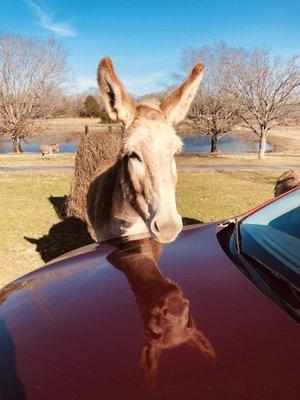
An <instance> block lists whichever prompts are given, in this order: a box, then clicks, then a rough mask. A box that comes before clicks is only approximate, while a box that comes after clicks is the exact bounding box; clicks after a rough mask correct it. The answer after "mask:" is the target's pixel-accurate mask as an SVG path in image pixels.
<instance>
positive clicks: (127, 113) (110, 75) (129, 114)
mask: <svg viewBox="0 0 300 400" xmlns="http://www.w3.org/2000/svg"><path fill="white" fill-rule="evenodd" d="M97 79H98V84H99V87H100V90H101V93H102V97H103V103H104V106H105V109H106V111H107V113H108V115H109V117H110V119H111V120H113V121H121V122H122V123H123V124H124V125H125V127H128V126H129V125H130V124H131V122H132V121H133V119H134V115H135V110H136V104H135V102H134V101H133V99H132V98H131V97H130V96H129V95H128V94H127V93H126V91H125V89H124V88H123V85H122V83H121V81H120V80H119V78H118V77H117V75H116V73H115V70H114V67H113V64H112V61H111V59H110V58H107V57H106V58H103V60H101V61H100V63H99V66H98V71H97Z"/></svg>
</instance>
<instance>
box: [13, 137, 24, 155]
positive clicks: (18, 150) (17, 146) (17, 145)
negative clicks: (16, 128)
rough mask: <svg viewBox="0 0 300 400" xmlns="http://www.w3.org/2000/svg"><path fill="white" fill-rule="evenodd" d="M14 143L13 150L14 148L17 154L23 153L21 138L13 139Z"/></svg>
mask: <svg viewBox="0 0 300 400" xmlns="http://www.w3.org/2000/svg"><path fill="white" fill-rule="evenodd" d="M12 143H13V148H14V152H15V153H23V150H22V147H21V140H20V138H18V137H17V138H13V140H12Z"/></svg>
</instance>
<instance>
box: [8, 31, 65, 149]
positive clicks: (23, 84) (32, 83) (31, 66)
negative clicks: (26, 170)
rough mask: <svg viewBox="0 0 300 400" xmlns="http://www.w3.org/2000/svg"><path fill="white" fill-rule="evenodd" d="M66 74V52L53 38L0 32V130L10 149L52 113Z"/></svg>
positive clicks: (62, 90)
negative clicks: (5, 136)
mask: <svg viewBox="0 0 300 400" xmlns="http://www.w3.org/2000/svg"><path fill="white" fill-rule="evenodd" d="M67 73H68V67H67V53H66V51H65V49H64V48H63V46H62V45H61V44H59V43H58V42H56V40H55V39H53V38H50V39H40V38H26V37H23V36H20V35H15V34H5V33H0V133H1V134H4V135H7V136H9V137H10V138H11V140H12V143H13V148H14V151H16V152H20V151H22V149H21V140H22V139H23V138H25V137H27V136H30V135H31V134H32V133H34V131H36V129H37V128H38V126H39V122H40V121H41V120H42V119H45V118H48V117H50V116H51V115H53V112H54V110H55V109H56V106H57V101H58V99H59V98H60V96H59V95H60V94H62V93H63V92H64V91H65V89H66V84H67V83H68V81H67Z"/></svg>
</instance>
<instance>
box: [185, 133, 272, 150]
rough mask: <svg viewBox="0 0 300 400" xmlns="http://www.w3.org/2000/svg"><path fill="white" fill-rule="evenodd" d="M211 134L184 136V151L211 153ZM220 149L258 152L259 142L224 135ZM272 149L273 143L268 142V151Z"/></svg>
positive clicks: (219, 141)
mask: <svg viewBox="0 0 300 400" xmlns="http://www.w3.org/2000/svg"><path fill="white" fill-rule="evenodd" d="M210 141H211V139H210V136H209V135H201V136H184V137H183V143H184V147H183V152H184V153H209V152H210V146H211V144H210ZM218 150H219V151H223V152H225V153H257V152H258V150H259V143H258V142H255V141H253V140H251V139H248V138H245V137H242V136H241V137H239V136H224V137H221V138H220V139H219V140H218ZM271 151H272V145H271V144H270V143H267V146H266V152H271Z"/></svg>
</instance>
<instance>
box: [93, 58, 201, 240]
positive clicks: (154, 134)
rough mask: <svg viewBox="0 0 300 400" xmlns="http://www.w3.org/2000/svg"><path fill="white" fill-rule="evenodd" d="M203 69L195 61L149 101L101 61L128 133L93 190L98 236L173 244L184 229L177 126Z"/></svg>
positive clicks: (111, 106) (115, 113)
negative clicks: (137, 97)
mask: <svg viewBox="0 0 300 400" xmlns="http://www.w3.org/2000/svg"><path fill="white" fill-rule="evenodd" d="M203 72H204V66H203V65H202V64H197V65H195V67H194V68H193V70H192V71H191V73H190V75H189V76H188V78H187V79H186V80H185V81H184V83H183V84H182V85H181V86H179V87H178V88H177V89H175V90H174V91H172V92H171V93H169V94H167V95H166V97H165V98H163V99H162V100H161V101H160V102H159V104H144V103H141V102H140V103H137V102H136V101H135V100H134V99H132V98H131V97H130V96H129V95H128V94H127V93H126V91H125V89H124V88H123V85H122V84H121V82H120V80H119V78H118V77H117V75H116V73H115V70H114V67H113V64H112V61H111V59H109V58H104V59H103V60H102V61H101V62H100V64H99V68H98V83H99V87H100V90H101V92H102V98H103V102H104V106H105V108H106V111H107V113H108V115H109V117H110V119H111V120H113V121H119V122H121V123H122V124H123V127H124V136H123V139H122V143H121V146H120V148H121V149H120V152H119V154H118V156H117V155H116V156H117V161H116V162H113V163H111V164H110V165H105V166H102V170H98V171H97V175H98V177H97V178H96V177H95V178H96V179H95V180H94V181H93V182H92V183H91V185H90V188H89V190H88V194H87V213H88V218H89V222H90V224H91V226H92V227H93V230H94V232H95V234H96V237H97V240H98V241H100V240H107V239H112V238H115V237H120V236H128V235H133V234H144V233H146V234H150V235H151V236H152V237H153V238H154V239H155V240H156V241H157V242H160V243H168V242H172V241H173V240H175V238H176V236H177V235H178V234H179V232H180V231H181V229H182V219H181V217H180V215H179V214H178V211H177V206H176V199H175V186H176V182H177V171H176V163H175V159H174V156H175V154H177V153H178V152H179V151H180V149H181V146H182V143H181V140H180V138H179V137H178V136H177V135H176V131H175V129H174V125H175V124H177V123H178V122H180V121H182V120H183V119H184V118H185V116H186V114H187V112H188V110H189V108H190V105H191V103H192V101H193V99H194V97H195V95H196V93H197V91H198V87H199V84H200V82H201V80H202V76H203Z"/></svg>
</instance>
